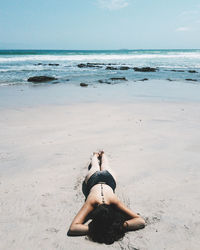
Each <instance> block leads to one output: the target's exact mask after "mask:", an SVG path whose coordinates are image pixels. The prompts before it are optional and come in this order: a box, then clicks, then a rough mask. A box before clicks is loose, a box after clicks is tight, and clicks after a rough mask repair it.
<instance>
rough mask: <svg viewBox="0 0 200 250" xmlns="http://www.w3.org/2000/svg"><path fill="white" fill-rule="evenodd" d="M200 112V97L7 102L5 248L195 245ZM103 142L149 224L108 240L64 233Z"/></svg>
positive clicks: (2, 150) (2, 181) (2, 156)
mask: <svg viewBox="0 0 200 250" xmlns="http://www.w3.org/2000/svg"><path fill="white" fill-rule="evenodd" d="M199 114H200V103H199V102H196V103H195V102H159V101H154V102H151V101H146V102H145V101H142V102H139V101H137V102H132V103H120V102H115V103H103V102H102V103H101V102H96V103H95V102H94V103H77V104H73V105H70V104H69V105H47V106H45V105H41V106H37V107H18V108H6V107H3V108H1V109H0V138H1V140H0V162H1V164H0V188H1V196H0V210H1V211H0V214H1V216H0V249H4V250H5V249H6V250H11V249H12V250H19V249H20V250H26V249H29V250H39V249H48V250H51V249H52V250H53V249H60V250H61V249H62V250H64V249H72V250H76V249H83V250H88V249H105V247H106V248H109V249H140V250H147V249H148V250H161V249H166V250H168V249H169V250H179V249H182V250H189V249H190V250H191V249H192V250H197V249H199V245H200V239H199V234H200V221H199V215H200V209H199V207H200V199H199V189H200V183H199V177H200V176H199V173H200V170H199V162H200V155H199V150H200V142H199V138H200V131H199V124H200V116H199ZM101 148H103V149H104V150H105V152H107V154H108V156H109V159H110V163H111V166H112V168H113V169H114V170H115V172H116V174H117V176H118V183H117V184H118V185H117V190H116V193H117V194H118V195H119V197H120V198H121V199H122V200H123V201H124V203H125V204H126V205H127V206H129V207H130V208H131V209H132V210H133V211H135V212H138V213H140V214H141V215H142V216H143V217H144V218H145V220H146V224H147V226H146V228H145V229H143V230H140V231H137V232H130V233H128V234H126V236H125V238H124V239H123V240H122V241H119V242H116V243H114V244H113V245H111V246H105V245H100V244H96V243H93V242H91V241H89V240H88V239H87V237H68V236H67V235H66V234H67V230H68V227H69V225H70V223H71V220H72V219H73V217H74V216H75V214H76V213H77V211H78V210H79V209H80V207H81V205H82V204H83V201H84V197H83V194H82V192H81V183H82V180H83V178H84V175H85V174H86V171H87V162H88V160H89V157H90V155H91V153H92V152H93V151H94V150H98V149H101Z"/></svg>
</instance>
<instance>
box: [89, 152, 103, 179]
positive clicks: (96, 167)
mask: <svg viewBox="0 0 200 250" xmlns="http://www.w3.org/2000/svg"><path fill="white" fill-rule="evenodd" d="M90 165H91V167H90V169H89V171H88V173H87V175H86V177H85V182H86V183H87V181H88V180H89V178H90V176H92V175H93V174H94V173H95V172H96V171H100V166H99V160H98V153H93V156H92V159H91V163H90Z"/></svg>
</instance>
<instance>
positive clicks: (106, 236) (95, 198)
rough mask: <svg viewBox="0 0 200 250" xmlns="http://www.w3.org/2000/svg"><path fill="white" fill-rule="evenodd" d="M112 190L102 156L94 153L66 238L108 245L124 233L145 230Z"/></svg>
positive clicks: (114, 185) (113, 187)
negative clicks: (81, 200)
mask: <svg viewBox="0 0 200 250" xmlns="http://www.w3.org/2000/svg"><path fill="white" fill-rule="evenodd" d="M115 188H116V179H115V177H114V175H113V173H112V170H111V169H110V167H109V164H108V160H107V157H106V155H105V153H104V152H103V151H101V152H99V153H94V154H93V157H92V160H91V163H90V165H89V167H88V174H87V176H86V178H85V181H84V182H83V193H84V195H85V197H86V201H85V204H84V205H83V206H82V208H81V209H80V211H79V212H78V214H77V215H76V216H75V218H74V219H73V221H72V223H71V226H70V228H69V231H68V235H69V236H81V235H88V236H89V238H90V239H91V240H93V241H95V242H99V243H105V244H112V243H113V242H114V241H116V240H119V239H121V238H122V237H123V236H124V235H125V232H127V231H132V230H138V229H141V228H144V227H145V221H144V220H143V219H142V218H141V217H140V216H139V215H138V214H136V213H134V212H132V211H131V210H130V209H129V208H127V207H126V206H125V205H124V204H123V203H122V202H121V201H120V200H119V199H118V198H117V196H116V195H115V194H114V191H115ZM89 219H91V222H90V223H89V224H87V223H86V222H87V221H88V220H89ZM85 223H86V224H85Z"/></svg>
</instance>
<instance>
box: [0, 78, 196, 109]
mask: <svg viewBox="0 0 200 250" xmlns="http://www.w3.org/2000/svg"><path fill="white" fill-rule="evenodd" d="M198 90H199V85H198V84H197V83H186V82H183V81H173V82H169V81H167V80H149V81H145V82H139V81H138V82H131V81H129V82H126V83H118V84H112V85H108V84H99V85H96V84H91V85H88V87H81V86H80V84H70V83H68V84H53V85H52V84H48V83H47V84H30V85H15V86H3V87H1V88H0V107H1V108H6V107H10V108H14V107H37V106H43V105H47V106H48V105H73V104H80V103H118V102H121V103H133V102H146V101H148V102H149V101H150V102H197V103H198V102H200V96H199V94H198Z"/></svg>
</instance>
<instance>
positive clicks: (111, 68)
mask: <svg viewBox="0 0 200 250" xmlns="http://www.w3.org/2000/svg"><path fill="white" fill-rule="evenodd" d="M106 70H117V68H116V67H112V66H107V67H106Z"/></svg>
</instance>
